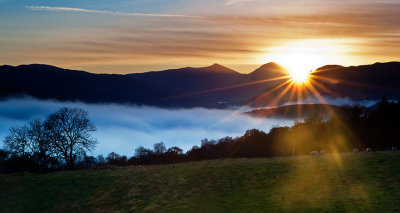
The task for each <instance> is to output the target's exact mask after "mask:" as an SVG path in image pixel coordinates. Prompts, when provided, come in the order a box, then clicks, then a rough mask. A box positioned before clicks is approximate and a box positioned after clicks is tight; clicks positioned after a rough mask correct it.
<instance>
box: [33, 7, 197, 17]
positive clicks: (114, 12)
mask: <svg viewBox="0 0 400 213" xmlns="http://www.w3.org/2000/svg"><path fill="white" fill-rule="evenodd" d="M25 7H26V8H29V9H31V10H39V11H42V10H44V11H64V12H83V13H100V14H108V15H117V16H149V17H176V18H201V17H200V16H189V15H180V14H157V13H126V12H118V11H107V10H90V9H83V8H72V7H48V6H25Z"/></svg>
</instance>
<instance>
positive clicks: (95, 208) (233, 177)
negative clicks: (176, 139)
mask: <svg viewBox="0 0 400 213" xmlns="http://www.w3.org/2000/svg"><path fill="white" fill-rule="evenodd" d="M0 211H1V212H314V211H315V212H344V211H350V212H399V211H400V152H375V153H356V154H352V153H348V154H340V155H325V156H303V157H295V158H275V159H222V160H212V161H202V162H191V163H182V164H174V165H163V166H130V167H103V168H97V169H88V170H79V171H66V172H57V173H51V174H44V175H38V174H7V175H0Z"/></svg>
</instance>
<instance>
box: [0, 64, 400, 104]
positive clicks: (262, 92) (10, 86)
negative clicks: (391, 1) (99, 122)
mask: <svg viewBox="0 0 400 213" xmlns="http://www.w3.org/2000/svg"><path fill="white" fill-rule="evenodd" d="M287 74H288V72H287V70H286V69H285V68H283V67H281V66H280V65H278V64H276V63H268V64H265V65H263V66H261V67H260V68H258V69H256V70H255V71H254V72H252V73H249V74H241V73H238V72H236V71H234V70H231V69H229V68H227V67H224V66H222V65H219V64H213V65H211V66H208V67H202V68H191V67H187V68H181V69H171V70H165V71H158V72H145V73H135V74H128V75H117V74H93V73H88V72H83V71H75V70H68V69H62V68H58V67H54V66H49V65H39V64H32V65H21V66H15V67H14V66H7V65H4V66H0V97H2V98H7V97H12V96H18V95H30V96H33V97H37V98H42V99H57V100H70V101H75V100H78V101H83V102H89V103H132V104H146V105H155V106H161V107H210V108H224V107H228V106H232V105H245V104H252V105H253V106H255V107H260V106H267V105H269V104H270V103H271V101H272V100H276V99H277V98H276V97H277V96H278V94H280V93H281V92H282V90H285V88H287V84H286V85H283V86H282V87H280V88H279V89H276V87H277V86H278V85H280V84H281V83H283V82H285V81H286V80H287V79H280V80H273V81H272V80H270V79H276V78H279V77H284V76H287ZM312 78H313V80H312V81H316V82H318V83H319V84H318V85H314V86H315V88H316V89H317V91H318V92H319V93H320V94H322V95H325V96H333V97H350V98H352V99H356V100H363V99H379V98H380V97H382V96H383V95H384V94H387V95H388V97H389V98H390V99H393V98H397V97H398V96H400V84H399V83H398V82H400V63H399V62H390V63H376V64H373V65H363V66H357V67H342V66H338V65H328V66H324V67H321V68H319V69H318V70H317V71H316V72H314V73H312ZM322 87H323V88H322ZM308 93H310V92H308ZM290 94H291V91H290V90H289V91H286V95H284V96H282V98H281V100H280V101H279V102H278V103H275V104H282V103H285V102H288V101H289V99H290V98H289V97H290ZM293 94H295V96H296V95H297V93H293ZM295 96H294V98H293V97H292V101H293V100H296V97H295ZM306 96H307V93H304V94H303V97H306Z"/></svg>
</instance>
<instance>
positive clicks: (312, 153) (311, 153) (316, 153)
mask: <svg viewBox="0 0 400 213" xmlns="http://www.w3.org/2000/svg"><path fill="white" fill-rule="evenodd" d="M310 155H314V156H315V155H319V152H318V151H311V152H310Z"/></svg>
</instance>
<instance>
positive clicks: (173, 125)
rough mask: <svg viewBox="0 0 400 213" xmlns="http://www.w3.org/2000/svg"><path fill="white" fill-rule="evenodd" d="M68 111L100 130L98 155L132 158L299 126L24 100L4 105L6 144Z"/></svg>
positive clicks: (217, 113)
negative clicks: (20, 128) (35, 122)
mask: <svg viewBox="0 0 400 213" xmlns="http://www.w3.org/2000/svg"><path fill="white" fill-rule="evenodd" d="M65 106H67V107H80V108H82V109H84V110H87V111H88V112H89V116H90V119H91V120H92V121H93V122H94V123H95V125H96V126H97V129H98V130H97V131H96V133H95V137H96V138H97V139H98V142H99V144H98V146H97V148H96V150H95V151H94V153H93V154H94V155H97V154H104V155H106V154H108V153H110V152H112V151H115V152H117V153H120V154H124V155H127V156H132V155H133V154H134V150H135V148H137V147H138V146H140V145H143V146H145V147H148V148H152V145H153V144H154V143H157V142H160V141H163V142H164V143H165V144H166V146H167V147H171V146H179V147H181V148H183V149H184V150H185V151H186V150H188V149H190V148H191V147H192V146H193V145H200V141H201V140H202V139H204V138H209V139H219V138H222V137H225V136H231V137H236V136H240V135H243V134H244V133H245V131H246V130H248V129H252V128H257V129H260V130H263V131H266V132H268V131H269V129H271V128H272V127H273V126H282V125H284V126H291V125H292V124H293V121H291V120H281V119H258V118H253V117H248V116H246V115H244V114H242V113H240V112H237V111H236V110H234V109H225V110H219V109H204V108H194V109H161V108H156V107H139V106H134V105H117V104H84V103H79V102H58V101H40V100H37V99H32V98H23V99H13V100H2V101H0V140H2V139H3V138H4V136H5V135H6V134H7V132H8V128H9V127H10V126H15V125H23V124H25V123H26V122H28V121H30V120H32V119H35V118H38V119H45V118H46V116H47V115H48V114H50V113H52V112H55V111H57V110H58V109H59V108H60V107H65ZM1 144H2V142H0V145H1Z"/></svg>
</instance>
